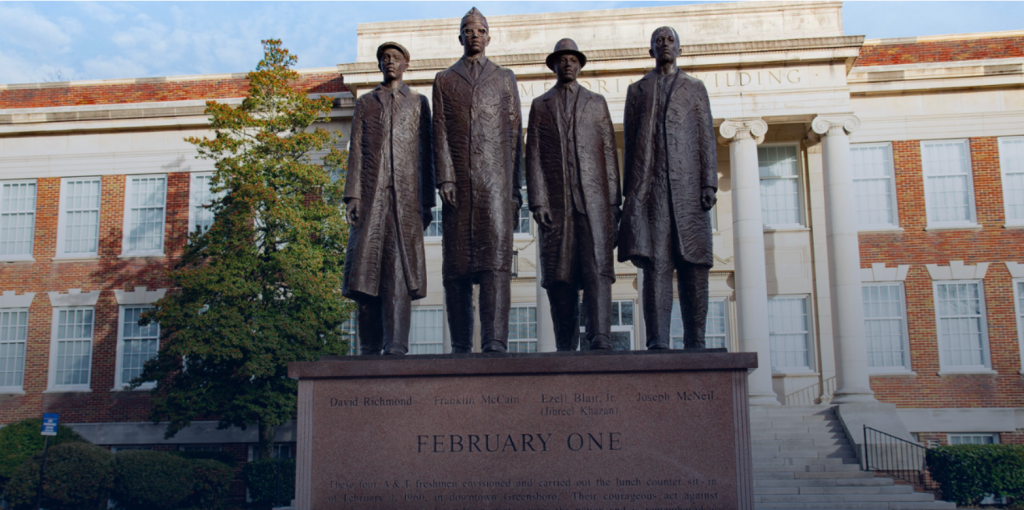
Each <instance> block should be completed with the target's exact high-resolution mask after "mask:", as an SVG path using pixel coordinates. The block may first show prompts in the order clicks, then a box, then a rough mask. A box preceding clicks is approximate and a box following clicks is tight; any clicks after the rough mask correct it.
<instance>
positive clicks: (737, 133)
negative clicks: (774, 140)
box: [718, 118, 768, 145]
mask: <svg viewBox="0 0 1024 510" xmlns="http://www.w3.org/2000/svg"><path fill="white" fill-rule="evenodd" d="M767 132H768V123H767V122H765V121H764V120H762V119H759V118H745V119H726V120H725V122H722V124H721V125H720V126H718V133H719V139H718V143H720V144H722V145H729V144H730V143H732V142H734V141H736V140H743V139H746V138H752V139H753V140H754V142H755V143H758V144H760V143H761V142H763V141H764V135H765V133H767Z"/></svg>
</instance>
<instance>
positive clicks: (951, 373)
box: [939, 368, 999, 377]
mask: <svg viewBox="0 0 1024 510" xmlns="http://www.w3.org/2000/svg"><path fill="white" fill-rule="evenodd" d="M955 375H999V372H996V371H995V370H992V369H990V368H974V369H966V370H949V369H942V370H939V377H948V376H955Z"/></svg>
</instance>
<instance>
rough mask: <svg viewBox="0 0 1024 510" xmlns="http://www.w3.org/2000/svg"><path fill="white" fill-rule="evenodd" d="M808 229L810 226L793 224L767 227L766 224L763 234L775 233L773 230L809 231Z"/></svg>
mask: <svg viewBox="0 0 1024 510" xmlns="http://www.w3.org/2000/svg"><path fill="white" fill-rule="evenodd" d="M810 231H811V229H810V228H808V227H805V226H803V225H793V226H785V225H782V226H778V227H768V226H765V227H764V233H765V234H772V233H775V232H810Z"/></svg>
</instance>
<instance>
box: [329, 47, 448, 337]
mask: <svg viewBox="0 0 1024 510" xmlns="http://www.w3.org/2000/svg"><path fill="white" fill-rule="evenodd" d="M377 63H378V67H379V68H380V71H381V73H383V75H384V80H383V82H382V83H381V84H380V85H378V86H377V87H376V88H374V89H373V90H372V91H370V92H368V93H366V94H363V95H362V96H359V99H358V100H356V107H355V112H354V113H353V116H352V138H351V145H350V149H349V158H348V175H347V178H346V179H347V180H346V181H345V204H346V207H347V209H348V221H349V224H350V225H351V230H350V231H349V241H348V251H347V252H346V254H345V281H344V285H343V288H342V293H343V294H344V295H345V296H346V297H349V298H352V299H354V300H355V301H356V302H357V303H358V305H359V312H358V327H359V340H360V354H363V355H368V354H380V353H381V350H382V349H383V351H384V354H405V353H407V352H408V350H409V320H410V317H411V313H412V309H411V302H412V300H415V299H420V298H422V297H424V296H426V294H427V270H426V262H425V257H424V252H423V230H424V229H425V228H427V226H428V225H430V220H431V214H430V209H431V208H432V207H434V153H433V150H432V143H433V139H432V136H431V128H432V126H431V122H430V104H429V102H428V101H427V98H426V97H425V96H422V95H420V94H417V93H416V92H413V91H412V90H410V89H409V87H408V86H407V85H406V84H405V83H404V82H403V81H402V74H403V73H404V72H405V70H406V69H407V68H408V67H409V51H408V50H406V49H405V47H403V46H402V45H401V44H398V43H394V42H386V43H384V44H381V45H380V47H379V48H377Z"/></svg>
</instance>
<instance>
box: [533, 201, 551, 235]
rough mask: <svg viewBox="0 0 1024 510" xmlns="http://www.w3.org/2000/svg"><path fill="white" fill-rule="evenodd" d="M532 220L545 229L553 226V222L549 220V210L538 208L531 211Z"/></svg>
mask: <svg viewBox="0 0 1024 510" xmlns="http://www.w3.org/2000/svg"><path fill="white" fill-rule="evenodd" d="M533 219H534V221H536V222H537V224H538V225H540V226H541V227H544V228H546V229H548V228H551V226H552V225H554V221H552V220H551V209H548V208H547V207H543V206H541V207H538V208H537V209H536V210H535V211H533Z"/></svg>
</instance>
